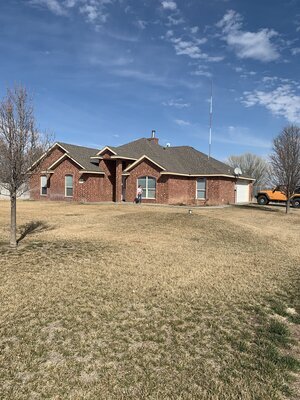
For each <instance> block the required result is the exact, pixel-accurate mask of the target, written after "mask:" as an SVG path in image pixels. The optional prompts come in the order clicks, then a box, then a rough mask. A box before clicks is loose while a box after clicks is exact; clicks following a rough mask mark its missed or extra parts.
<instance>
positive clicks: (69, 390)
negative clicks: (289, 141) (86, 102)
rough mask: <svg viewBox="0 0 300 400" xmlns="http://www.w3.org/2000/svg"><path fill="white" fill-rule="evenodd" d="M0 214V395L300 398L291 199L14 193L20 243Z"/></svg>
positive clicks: (4, 206)
mask: <svg viewBox="0 0 300 400" xmlns="http://www.w3.org/2000/svg"><path fill="white" fill-rule="evenodd" d="M8 216H9V204H8V203H7V202H0V263H1V280H0V286H1V291H0V386H1V389H0V398H1V399H2V398H3V399H74V400H75V399H105V400H106V399H117V400H118V399H139V400H140V399H157V400H161V399H204V400H213V399H215V400H231V399H236V400H241V399H242V400H248V399H249V400H250V399H253V400H259V399H261V400H268V399H269V400H276V399H286V398H295V399H296V398H300V391H299V347H298V344H297V338H298V339H299V338H300V333H299V326H300V325H299V322H300V317H299V314H300V308H299V275H300V273H299V264H300V263H299V260H300V251H299V238H300V211H299V210H292V213H291V215H289V216H286V215H285V214H284V209H283V208H281V207H265V208H264V207H262V208H259V207H235V208H224V209H213V208H212V209H207V208H206V209H195V210H193V213H192V215H189V214H188V210H187V209H185V208H171V207H153V206H152V207H151V206H146V205H142V206H136V205H83V204H64V203H39V202H28V201H27V202H20V203H19V204H18V222H19V225H23V226H22V227H21V231H20V235H21V234H22V233H23V235H22V236H24V237H23V238H22V240H21V241H20V244H19V249H18V250H17V251H13V250H11V249H9V247H8V246H7V241H8V233H9V220H8ZM29 222H30V223H31V225H30V224H28V223H29ZM25 224H27V225H26V226H25ZM297 301H298V303H297ZM297 358H298V360H297ZM297 396H299V397H297Z"/></svg>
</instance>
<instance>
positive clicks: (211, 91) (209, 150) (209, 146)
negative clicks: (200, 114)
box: [208, 80, 213, 158]
mask: <svg viewBox="0 0 300 400" xmlns="http://www.w3.org/2000/svg"><path fill="white" fill-rule="evenodd" d="M212 101H213V83H212V80H211V82H210V108H209V142H208V158H210V156H211V128H212Z"/></svg>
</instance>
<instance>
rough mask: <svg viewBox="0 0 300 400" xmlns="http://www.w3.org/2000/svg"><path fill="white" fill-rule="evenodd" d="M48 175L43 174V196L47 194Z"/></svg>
mask: <svg viewBox="0 0 300 400" xmlns="http://www.w3.org/2000/svg"><path fill="white" fill-rule="evenodd" d="M47 186H48V184H47V176H46V175H42V176H41V192H40V193H41V196H47Z"/></svg>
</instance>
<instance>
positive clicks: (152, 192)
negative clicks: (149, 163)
mask: <svg viewBox="0 0 300 400" xmlns="http://www.w3.org/2000/svg"><path fill="white" fill-rule="evenodd" d="M137 184H138V186H140V185H141V186H142V189H143V196H142V198H143V199H155V196H156V179H155V178H151V176H142V177H141V178H139V179H138V182H137Z"/></svg>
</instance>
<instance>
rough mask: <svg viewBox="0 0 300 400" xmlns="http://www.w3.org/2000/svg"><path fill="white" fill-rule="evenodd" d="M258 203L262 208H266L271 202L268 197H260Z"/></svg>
mask: <svg viewBox="0 0 300 400" xmlns="http://www.w3.org/2000/svg"><path fill="white" fill-rule="evenodd" d="M257 203H258V204H259V205H260V206H264V205H266V204H268V203H269V200H268V198H267V197H266V196H258V198H257Z"/></svg>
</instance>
